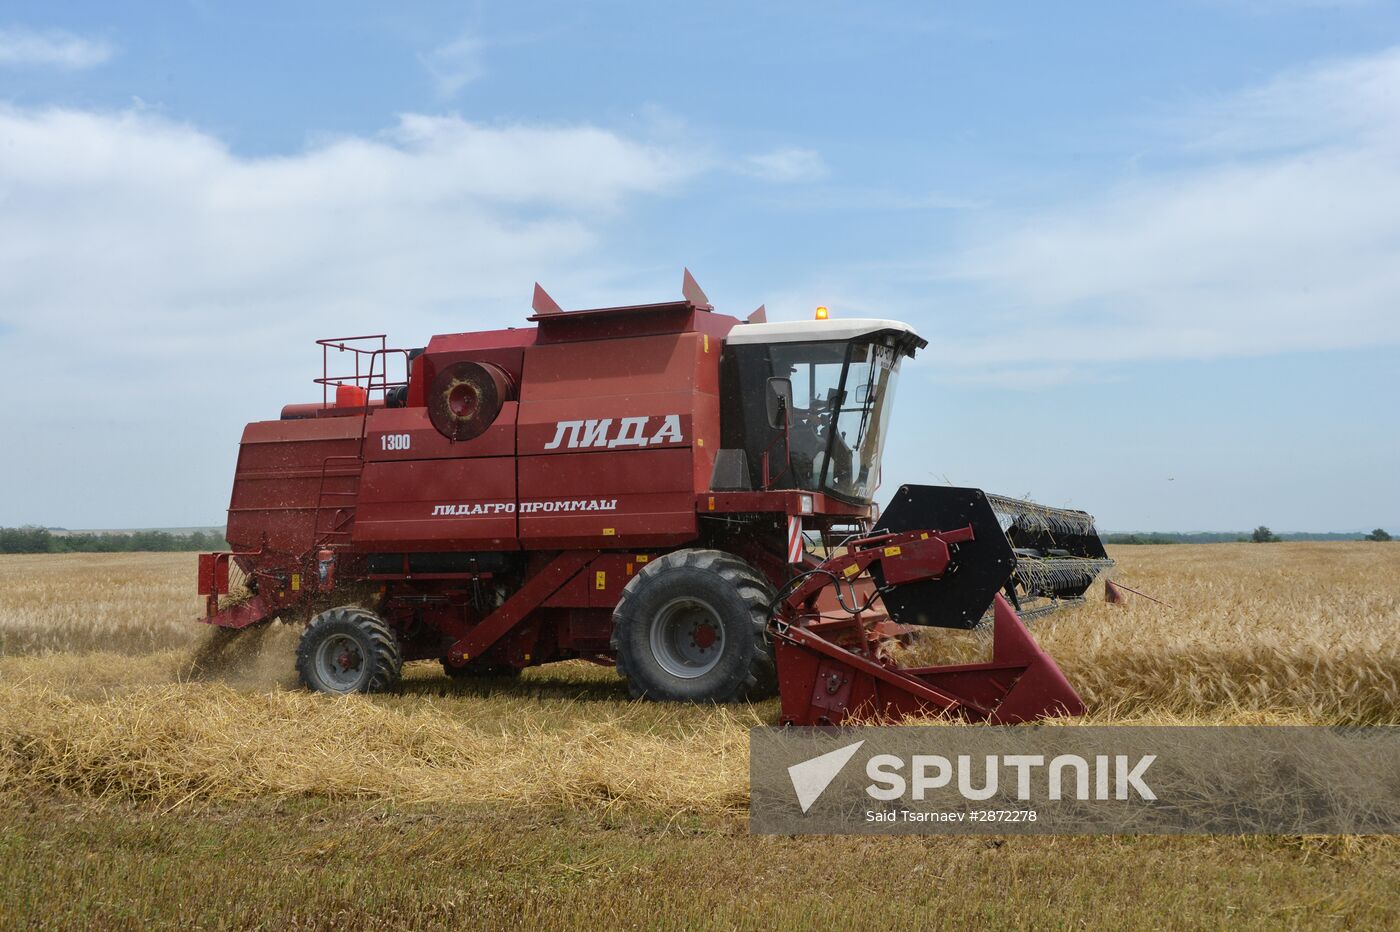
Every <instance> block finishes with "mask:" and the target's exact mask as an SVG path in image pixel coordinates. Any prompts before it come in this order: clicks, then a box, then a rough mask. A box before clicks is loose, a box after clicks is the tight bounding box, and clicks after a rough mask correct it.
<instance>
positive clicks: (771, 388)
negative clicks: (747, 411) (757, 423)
mask: <svg viewBox="0 0 1400 932" xmlns="http://www.w3.org/2000/svg"><path fill="white" fill-rule="evenodd" d="M765 400H766V402H767V407H768V426H769V427H773V428H777V429H781V428H784V427H787V426H788V415H789V412H791V411H792V379H784V378H772V379H769V380H768V392H767V397H766V399H765Z"/></svg>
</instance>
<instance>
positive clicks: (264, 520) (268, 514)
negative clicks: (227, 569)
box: [228, 417, 361, 554]
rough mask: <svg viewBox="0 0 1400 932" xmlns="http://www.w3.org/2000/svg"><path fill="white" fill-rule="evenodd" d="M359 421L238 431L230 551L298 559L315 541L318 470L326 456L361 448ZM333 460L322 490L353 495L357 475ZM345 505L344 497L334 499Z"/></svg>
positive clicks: (267, 424) (266, 424)
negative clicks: (263, 552) (264, 552)
mask: <svg viewBox="0 0 1400 932" xmlns="http://www.w3.org/2000/svg"><path fill="white" fill-rule="evenodd" d="M360 426H361V419H360V418H359V417H343V418H342V417H337V418H314V419H308V420H300V421H258V422H255V423H252V424H249V425H248V426H247V428H245V429H244V431H243V442H242V446H241V447H240V448H239V453H238V465H237V467H236V469H235V472H234V480H233V493H232V495H231V497H230V501H229V511H228V541H229V544H230V545H231V546H232V547H233V549H234V550H240V551H253V550H260V549H263V535H264V534H266V538H267V546H266V549H267V550H268V551H269V552H272V553H281V554H298V553H302V552H304V551H305V550H306V549H307V548H309V547H310V546H311V543H312V539H313V537H314V536H315V525H316V507H317V500H318V493H319V492H320V491H321V489H322V487H323V483H322V478H321V477H322V468H323V466H324V465H325V464H326V460H327V458H328V457H353V456H354V455H356V454H357V453H358V451H359V448H360ZM346 464H347V461H346V460H332V461H331V466H330V467H329V468H326V469H325V474H326V481H325V484H324V488H325V489H326V490H327V491H329V492H342V491H347V492H348V491H352V490H353V489H354V487H355V483H356V482H357V480H358V475H359V471H358V469H354V468H347V465H346ZM336 500H337V501H340V500H343V501H350V500H351V499H349V498H348V497H342V498H341V499H336Z"/></svg>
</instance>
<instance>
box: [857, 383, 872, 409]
mask: <svg viewBox="0 0 1400 932" xmlns="http://www.w3.org/2000/svg"><path fill="white" fill-rule="evenodd" d="M869 400H870V386H869V385H868V384H862V385H858V386H856V404H858V405H863V404H865V403H866V402H867V401H869Z"/></svg>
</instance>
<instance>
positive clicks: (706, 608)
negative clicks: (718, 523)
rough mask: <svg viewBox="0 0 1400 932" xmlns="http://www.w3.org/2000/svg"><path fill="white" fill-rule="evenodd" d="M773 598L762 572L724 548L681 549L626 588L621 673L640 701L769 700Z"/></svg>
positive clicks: (618, 617)
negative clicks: (771, 609) (770, 615)
mask: <svg viewBox="0 0 1400 932" xmlns="http://www.w3.org/2000/svg"><path fill="white" fill-rule="evenodd" d="M772 596H773V593H772V589H771V587H770V586H769V585H768V582H767V580H765V579H764V578H763V577H762V576H761V575H760V574H759V573H758V571H757V570H755V569H754V568H753V567H752V566H750V565H749V564H748V563H745V562H744V561H743V560H741V559H739V558H738V557H736V556H734V555H732V554H728V553H724V552H723V551H720V550H677V551H674V552H672V553H668V554H666V555H665V556H664V557H661V558H659V559H656V560H653V561H651V562H650V563H648V564H646V565H645V566H644V567H643V568H642V569H641V571H640V572H638V573H637V575H635V576H633V577H632V579H631V581H630V582H628V583H627V586H626V587H625V588H624V589H623V590H622V597H621V598H620V599H619V600H618V603H617V608H616V609H615V610H614V611H613V633H612V648H613V651H614V653H615V654H616V656H617V672H618V673H619V674H621V675H622V677H623V678H624V679H626V680H627V687H628V690H629V691H630V692H631V694H632V697H633V698H637V699H641V698H645V699H660V700H666V701H673V702H737V701H741V700H744V699H757V698H762V697H764V696H767V695H771V693H772V692H773V691H774V689H775V688H776V685H777V682H776V676H775V673H774V671H775V667H774V664H773V652H772V647H771V645H770V644H769V642H768V638H767V627H768V605H769V602H770V601H771V600H772Z"/></svg>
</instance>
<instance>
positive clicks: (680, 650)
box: [650, 598, 724, 679]
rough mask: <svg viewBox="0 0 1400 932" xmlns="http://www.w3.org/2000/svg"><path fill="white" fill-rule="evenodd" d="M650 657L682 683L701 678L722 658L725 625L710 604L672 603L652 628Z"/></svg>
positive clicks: (663, 607)
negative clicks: (682, 681) (683, 680)
mask: <svg viewBox="0 0 1400 932" xmlns="http://www.w3.org/2000/svg"><path fill="white" fill-rule="evenodd" d="M650 640H651V653H652V657H653V658H655V660H656V662H657V664H658V665H659V666H660V667H661V669H663V670H665V671H666V672H667V673H669V674H671V675H672V676H676V677H680V678H681V679H694V678H696V677H699V676H704V675H705V674H706V673H709V672H710V671H711V670H713V669H714V668H715V665H716V664H718V663H719V659H720V657H721V656H723V655H724V625H723V623H722V622H721V621H720V618H719V613H718V612H717V611H716V610H715V608H714V607H713V606H711V605H710V604H709V603H707V602H704V601H701V600H699V599H694V598H679V599H673V600H672V601H670V602H668V603H666V604H665V605H664V606H662V607H661V610H660V611H659V612H657V613H656V617H655V619H654V620H653V622H652V626H651V638H650Z"/></svg>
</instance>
